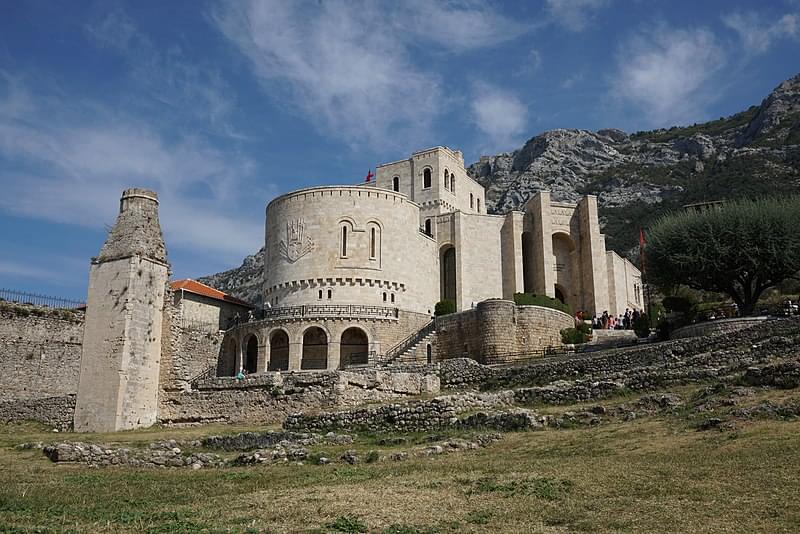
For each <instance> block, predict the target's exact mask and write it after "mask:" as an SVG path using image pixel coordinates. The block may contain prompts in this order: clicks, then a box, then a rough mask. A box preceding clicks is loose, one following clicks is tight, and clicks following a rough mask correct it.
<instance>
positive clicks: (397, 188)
mask: <svg viewBox="0 0 800 534" xmlns="http://www.w3.org/2000/svg"><path fill="white" fill-rule="evenodd" d="M392 191H398V192H399V191H400V177H399V176H395V177H394V178H392Z"/></svg>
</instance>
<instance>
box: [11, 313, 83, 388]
mask: <svg viewBox="0 0 800 534" xmlns="http://www.w3.org/2000/svg"><path fill="white" fill-rule="evenodd" d="M82 339H83V313H80V312H78V313H75V312H69V311H61V310H53V309H50V308H40V307H34V306H22V305H14V304H4V305H3V307H2V308H0V400H11V399H28V398H42V397H51V396H61V395H67V394H75V392H76V391H77V390H78V372H79V369H80V359H81V342H82Z"/></svg>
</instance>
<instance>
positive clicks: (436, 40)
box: [213, 0, 524, 150]
mask: <svg viewBox="0 0 800 534" xmlns="http://www.w3.org/2000/svg"><path fill="white" fill-rule="evenodd" d="M213 19H214V20H215V21H216V24H217V26H218V27H219V28H220V30H221V31H222V33H223V34H224V35H225V36H226V37H227V38H228V39H229V40H230V41H231V42H232V43H234V45H235V46H236V48H237V49H238V50H239V51H240V52H241V53H242V54H244V56H246V57H247V58H248V60H249V63H250V65H251V66H252V69H253V72H254V74H255V75H256V77H257V78H258V79H259V81H260V82H261V84H262V86H263V87H264V90H265V92H267V93H268V94H269V95H270V96H272V97H273V98H275V99H276V100H278V101H282V102H285V103H288V104H289V105H290V106H291V107H293V108H294V109H296V110H298V111H299V112H300V113H301V114H302V115H303V116H305V117H306V118H307V119H309V120H310V121H311V122H312V123H313V124H315V125H316V126H317V127H318V129H319V130H321V131H323V132H324V133H327V134H329V135H335V136H336V137H337V138H338V139H342V140H344V141H345V142H347V143H348V144H349V145H350V146H352V147H354V148H355V147H367V148H381V149H387V148H388V149H394V150H400V149H408V148H409V147H410V146H420V145H421V144H422V143H425V142H428V141H431V140H432V139H433V138H434V137H435V135H434V134H433V126H434V124H435V120H436V119H437V117H438V116H439V115H440V113H441V112H442V111H443V110H444V108H445V106H446V103H447V100H448V99H447V97H446V96H445V91H444V90H443V82H442V80H441V78H440V76H439V75H438V74H437V73H436V72H434V71H432V70H431V69H427V68H425V67H424V66H422V65H420V63H419V62H415V61H412V59H411V48H412V47H419V46H420V45H423V46H429V47H432V49H434V50H439V51H442V52H454V53H455V52H463V51H466V50H471V49H475V48H480V47H486V46H492V45H495V44H497V43H500V42H503V41H507V40H509V39H512V38H514V37H516V36H517V35H519V34H520V33H521V32H522V31H524V28H523V26H522V25H520V24H518V23H516V22H514V21H512V20H510V19H508V18H505V17H503V16H500V15H499V14H496V13H495V12H494V11H493V10H491V9H489V8H488V7H487V6H485V5H483V4H481V3H477V2H449V3H445V4H437V3H433V2H425V1H422V0H414V1H411V2H404V3H397V4H393V3H386V4H376V3H371V2H366V3H362V2H354V3H346V2H323V3H321V4H308V3H301V2H297V3H292V2H281V1H256V0H251V1H248V2H228V3H226V4H223V5H222V6H221V7H219V8H218V9H217V10H216V11H215V12H214V14H213ZM452 89H453V88H450V90H452Z"/></svg>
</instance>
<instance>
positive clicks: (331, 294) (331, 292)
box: [328, 289, 333, 300]
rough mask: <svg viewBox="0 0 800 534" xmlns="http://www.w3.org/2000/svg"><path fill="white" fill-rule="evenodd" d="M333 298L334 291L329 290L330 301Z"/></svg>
mask: <svg viewBox="0 0 800 534" xmlns="http://www.w3.org/2000/svg"><path fill="white" fill-rule="evenodd" d="M332 296H333V291H331V290H330V289H329V290H328V300H330V299H331V297H332Z"/></svg>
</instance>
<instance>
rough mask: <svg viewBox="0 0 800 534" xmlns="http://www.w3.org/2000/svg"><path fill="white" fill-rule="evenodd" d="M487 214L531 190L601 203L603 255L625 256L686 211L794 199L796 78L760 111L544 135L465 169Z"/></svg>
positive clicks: (799, 165) (799, 114)
mask: <svg viewBox="0 0 800 534" xmlns="http://www.w3.org/2000/svg"><path fill="white" fill-rule="evenodd" d="M468 172H469V174H470V175H471V176H472V177H473V178H475V179H476V180H478V181H479V182H480V183H481V184H482V185H483V186H484V187H486V193H487V199H486V204H487V207H488V209H489V210H490V211H492V212H495V213H503V212H506V211H508V210H510V209H515V208H519V207H520V206H522V205H523V204H524V203H525V202H526V201H527V200H528V199H529V198H530V197H531V196H533V195H534V194H535V193H536V192H537V191H540V190H549V191H551V193H552V196H553V198H554V199H556V200H563V201H576V200H578V198H579V197H580V196H581V195H584V194H594V195H597V197H598V204H599V211H600V218H601V224H602V225H603V227H604V232H605V233H606V237H607V244H608V246H609V248H611V249H614V250H616V251H617V252H620V253H622V254H627V253H629V252H630V251H631V249H632V248H633V247H634V246H635V244H636V240H637V236H638V231H639V228H640V227H644V228H646V227H647V226H648V225H649V224H650V223H651V222H652V221H653V220H654V219H655V218H657V217H658V216H660V215H661V214H663V213H664V212H666V211H668V210H672V209H679V208H680V207H681V206H683V205H685V204H690V203H694V202H704V201H711V200H723V199H727V198H735V197H741V196H758V195H767V194H781V193H794V192H800V75H797V76H795V77H793V78H791V79H789V80H786V81H785V82H783V83H782V84H780V85H779V86H778V87H777V88H775V90H774V91H773V92H772V93H771V94H770V95H769V96H768V97H767V98H766V99H764V101H763V102H762V103H761V105H759V106H752V107H751V108H750V109H748V110H747V111H743V112H741V113H737V114H735V115H733V116H731V117H726V118H720V119H718V120H715V121H711V122H706V123H702V124H694V125H692V126H687V127H673V128H669V129H661V130H653V131H648V132H637V133H635V134H631V135H629V134H627V133H625V132H622V131H620V130H599V131H597V132H590V131H587V130H551V131H548V132H544V133H542V134H540V135H537V136H536V137H533V138H532V139H530V140H529V141H528V142H527V143H525V146H523V147H522V148H520V149H519V150H516V151H514V152H510V153H504V154H498V155H496V156H485V157H482V158H481V159H480V161H478V162H477V163H474V164H473V165H471V166H470V167H469V168H468Z"/></svg>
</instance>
